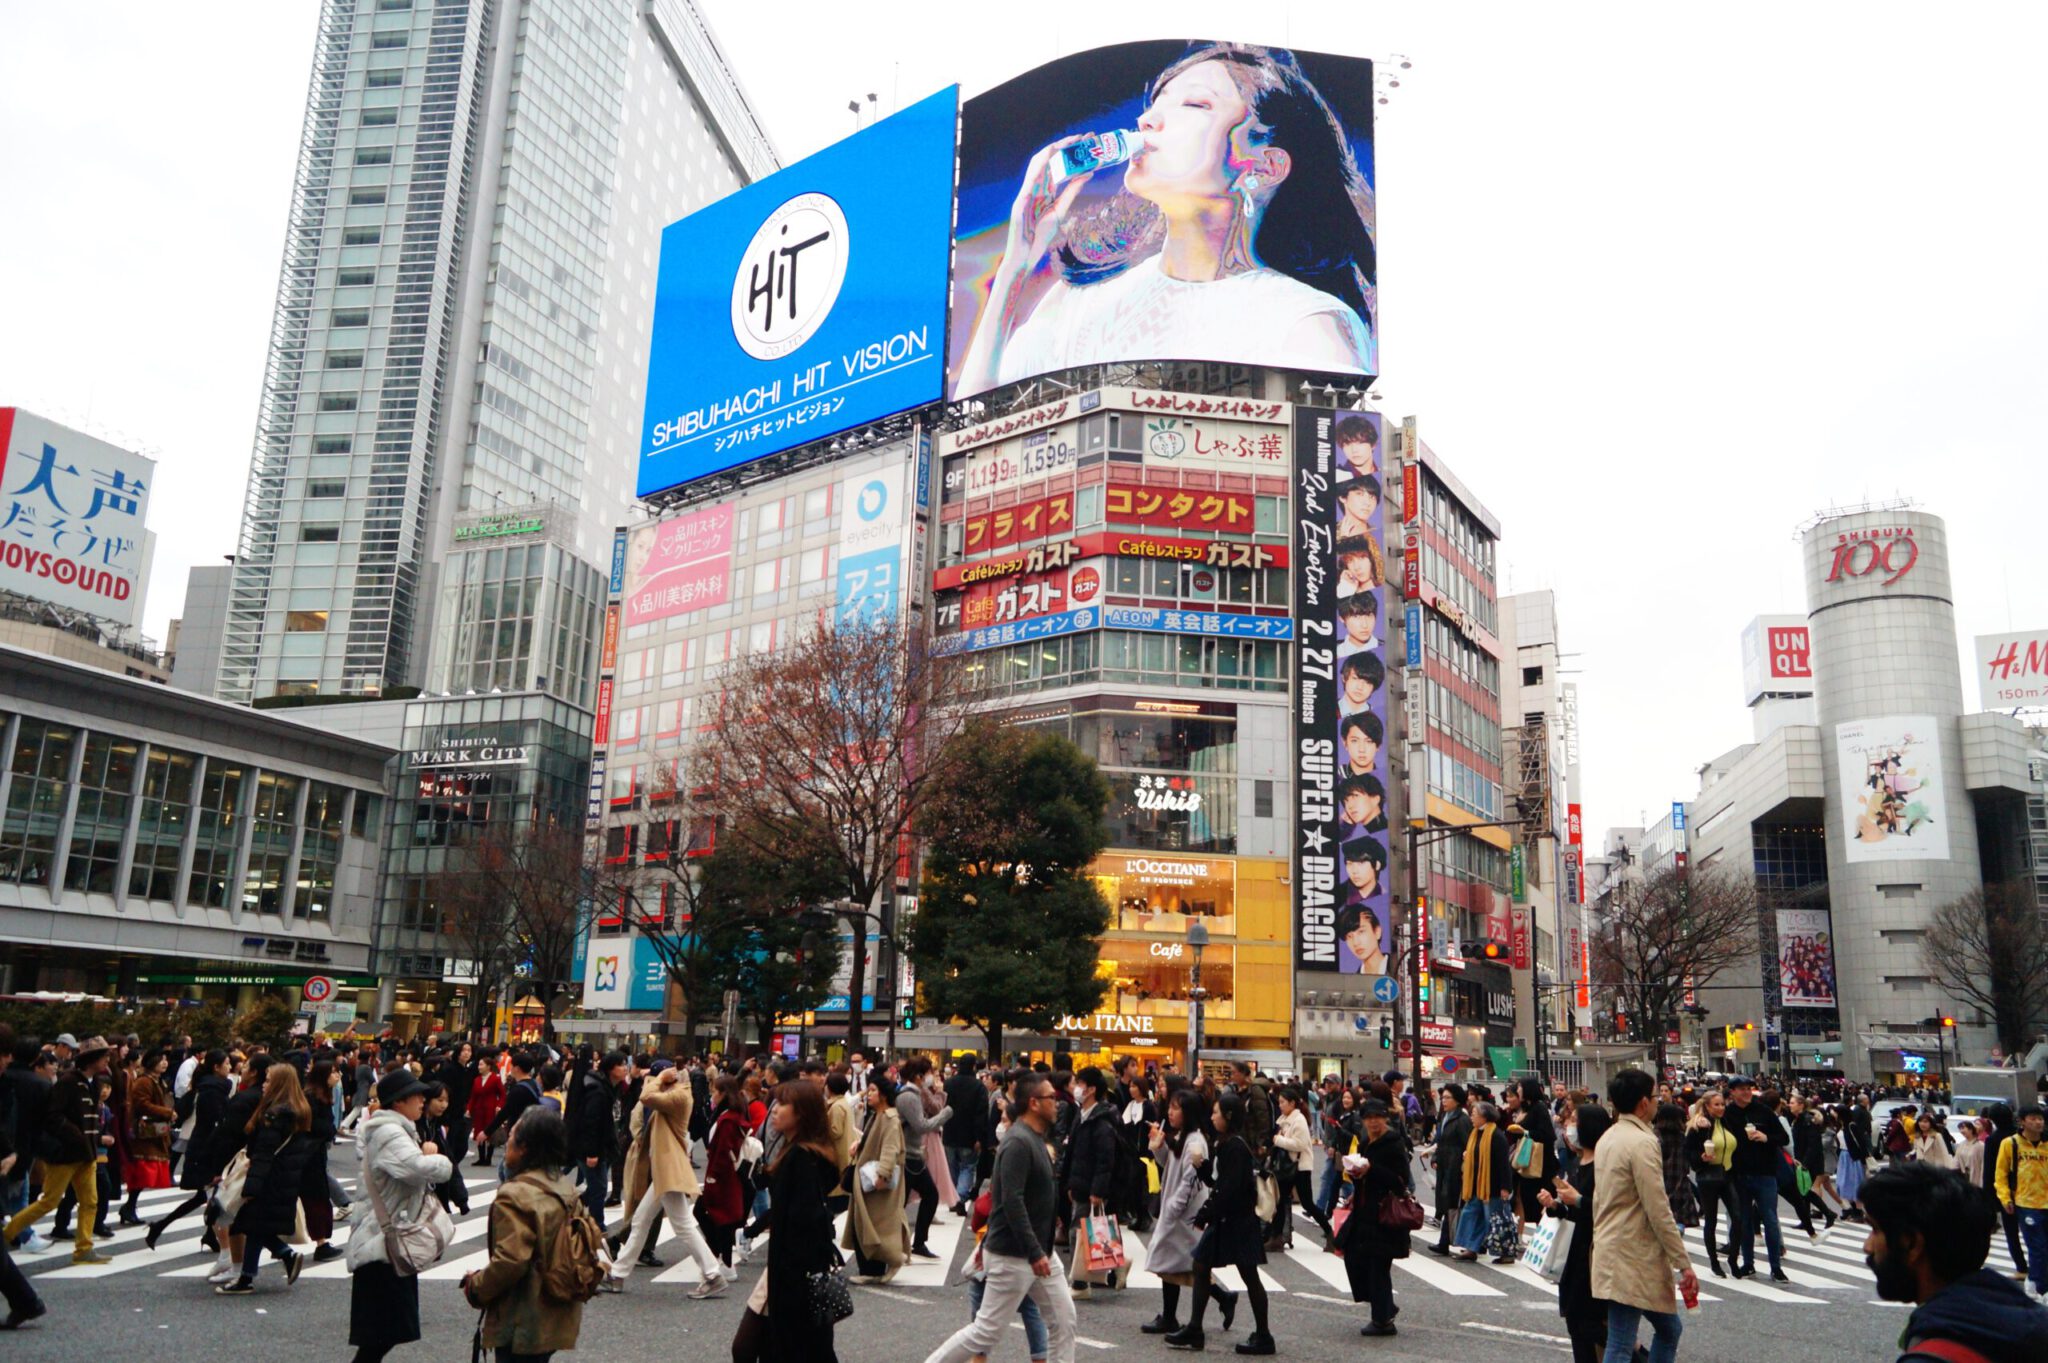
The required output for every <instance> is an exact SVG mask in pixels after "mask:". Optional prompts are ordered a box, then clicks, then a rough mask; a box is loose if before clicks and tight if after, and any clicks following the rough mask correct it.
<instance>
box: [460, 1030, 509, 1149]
mask: <svg viewBox="0 0 2048 1363" xmlns="http://www.w3.org/2000/svg"><path fill="white" fill-rule="evenodd" d="M477 1061H478V1063H477V1077H476V1082H475V1083H473V1084H471V1085H470V1089H469V1105H468V1107H467V1108H466V1109H465V1110H466V1111H467V1112H468V1113H469V1129H470V1130H471V1131H473V1132H475V1133H476V1162H477V1167H478V1168H481V1169H488V1168H489V1167H490V1164H491V1138H490V1134H489V1133H490V1129H491V1123H492V1122H495V1121H497V1120H498V1112H499V1110H500V1109H501V1108H503V1107H504V1106H505V1081H504V1080H503V1079H500V1078H499V1077H498V1053H497V1051H495V1050H491V1049H486V1050H485V1051H484V1053H483V1054H482V1055H481V1056H479V1057H477ZM456 1158H458V1159H459V1158H461V1157H460V1156H459V1155H458V1156H456Z"/></svg>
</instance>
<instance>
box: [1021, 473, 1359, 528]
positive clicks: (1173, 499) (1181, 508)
mask: <svg viewBox="0 0 2048 1363" xmlns="http://www.w3.org/2000/svg"><path fill="white" fill-rule="evenodd" d="M1374 495H1375V496H1377V495H1378V487H1377V484H1375V486H1374ZM997 514H1001V513H997ZM1102 518H1103V519H1104V520H1106V521H1108V522H1109V523H1110V524H1111V525H1170V526H1173V527H1175V528H1177V529H1181V530H1223V531H1235V532H1237V533H1239V534H1249V533H1251V531H1252V528H1253V527H1254V526H1256V525H1257V524H1258V514H1257V504H1256V503H1255V502H1254V500H1253V498H1252V495H1251V494H1250V493H1249V492H1207V491H1203V490H1200V489H1196V488H1182V487H1166V486H1159V487H1154V486H1133V485H1132V484H1129V483H1112V484H1110V485H1109V486H1108V487H1107V488H1105V489H1103V493H1102Z"/></svg>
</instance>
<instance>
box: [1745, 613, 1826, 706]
mask: <svg viewBox="0 0 2048 1363" xmlns="http://www.w3.org/2000/svg"><path fill="white" fill-rule="evenodd" d="M1812 694H1813V644H1812V631H1811V630H1809V629H1808V628H1807V625H1806V617H1805V616H1803V615H1759V616H1757V617H1756V618H1755V619H1753V620H1751V621H1750V622H1749V623H1748V624H1747V625H1745V626H1744V627H1743V630H1742V701H1743V704H1745V705H1754V704H1756V703H1757V700H1758V699H1759V698H1760V697H1763V696H1766V695H1769V696H1810V695H1812Z"/></svg>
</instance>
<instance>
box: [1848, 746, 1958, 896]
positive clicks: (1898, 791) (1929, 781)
mask: <svg viewBox="0 0 2048 1363" xmlns="http://www.w3.org/2000/svg"><path fill="white" fill-rule="evenodd" d="M1835 750H1836V757H1837V760H1838V761H1839V762H1840V763H1841V775H1842V817H1843V820H1844V824H1845V826H1844V827H1843V829H1842V835H1843V837H1844V839H1845V842H1844V848H1843V852H1844V855H1846V856H1847V857H1848V859H1849V860H1850V861H1853V862H1866V861H1944V860H1946V859H1947V858H1948V818H1947V815H1948V809H1947V800H1946V797H1945V796H1944V794H1943V792H1942V788H1941V738H1940V734H1939V731H1938V730H1937V729H1936V728H1935V720H1934V716H1932V715H1885V716H1882V717H1880V718H1877V719H1858V720H1850V721H1848V722H1847V723H1843V724H1837V725H1836V726H1835Z"/></svg>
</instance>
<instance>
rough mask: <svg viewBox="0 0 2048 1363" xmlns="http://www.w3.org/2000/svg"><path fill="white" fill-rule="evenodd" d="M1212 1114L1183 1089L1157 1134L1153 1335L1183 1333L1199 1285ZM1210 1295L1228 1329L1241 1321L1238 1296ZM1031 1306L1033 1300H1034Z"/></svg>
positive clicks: (1148, 1254) (1151, 1254)
mask: <svg viewBox="0 0 2048 1363" xmlns="http://www.w3.org/2000/svg"><path fill="white" fill-rule="evenodd" d="M1212 1139H1213V1137H1212V1135H1211V1133H1210V1131H1209V1113H1208V1108H1207V1107H1206V1106H1205V1105H1204V1103H1203V1101H1202V1095H1201V1094H1199V1093H1197V1092H1196V1091H1195V1090H1194V1089H1192V1088H1177V1089H1175V1090H1174V1091H1173V1095H1172V1097H1170V1098H1168V1099H1167V1103H1166V1121H1165V1122H1164V1123H1163V1124H1162V1123H1158V1122H1155V1123H1153V1124H1152V1129H1151V1147H1152V1158H1153V1159H1154V1160H1156V1161H1157V1162H1158V1164H1159V1217H1158V1220H1157V1221H1156V1222H1155V1223H1154V1224H1153V1227H1152V1241H1151V1243H1150V1244H1149V1245H1147V1246H1146V1250H1145V1267H1146V1268H1147V1269H1148V1270H1150V1271H1151V1272H1153V1273H1156V1274H1157V1275H1159V1283H1160V1286H1159V1314H1158V1315H1156V1316H1154V1317H1153V1318H1152V1319H1151V1320H1149V1321H1147V1322H1146V1323H1145V1324H1143V1325H1140V1326H1139V1327H1138V1328H1139V1329H1140V1330H1142V1331H1143V1332H1144V1333H1146V1334H1148V1335H1170V1334H1172V1333H1173V1332H1174V1331H1176V1330H1178V1329H1180V1292H1181V1289H1182V1288H1184V1287H1192V1286H1194V1283H1195V1242H1196V1241H1198V1240H1200V1239H1201V1238H1202V1232H1201V1230H1200V1229H1199V1228H1198V1227H1197V1226H1196V1225H1195V1216H1196V1214H1197V1213H1199V1212H1200V1211H1201V1210H1202V1204H1203V1203H1205V1202H1207V1201H1208V1200H1209V1186H1208V1185H1207V1184H1206V1183H1204V1182H1203V1181H1202V1167H1203V1166H1204V1165H1205V1164H1207V1163H1208V1162H1209V1143H1210V1141H1211V1140H1212ZM1209 1295H1210V1296H1212V1297H1214V1298H1216V1304H1217V1305H1218V1306H1219V1307H1221V1308H1222V1311H1223V1328H1224V1329H1226V1330H1228V1329H1229V1328H1230V1326H1231V1322H1233V1321H1235V1320H1236V1319H1237V1293H1235V1292H1232V1291H1230V1290H1228V1289H1227V1288H1219V1287H1216V1286H1215V1285H1213V1284H1211V1286H1210V1288H1209ZM1026 1300H1029V1299H1028V1298H1027V1299H1026Z"/></svg>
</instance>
